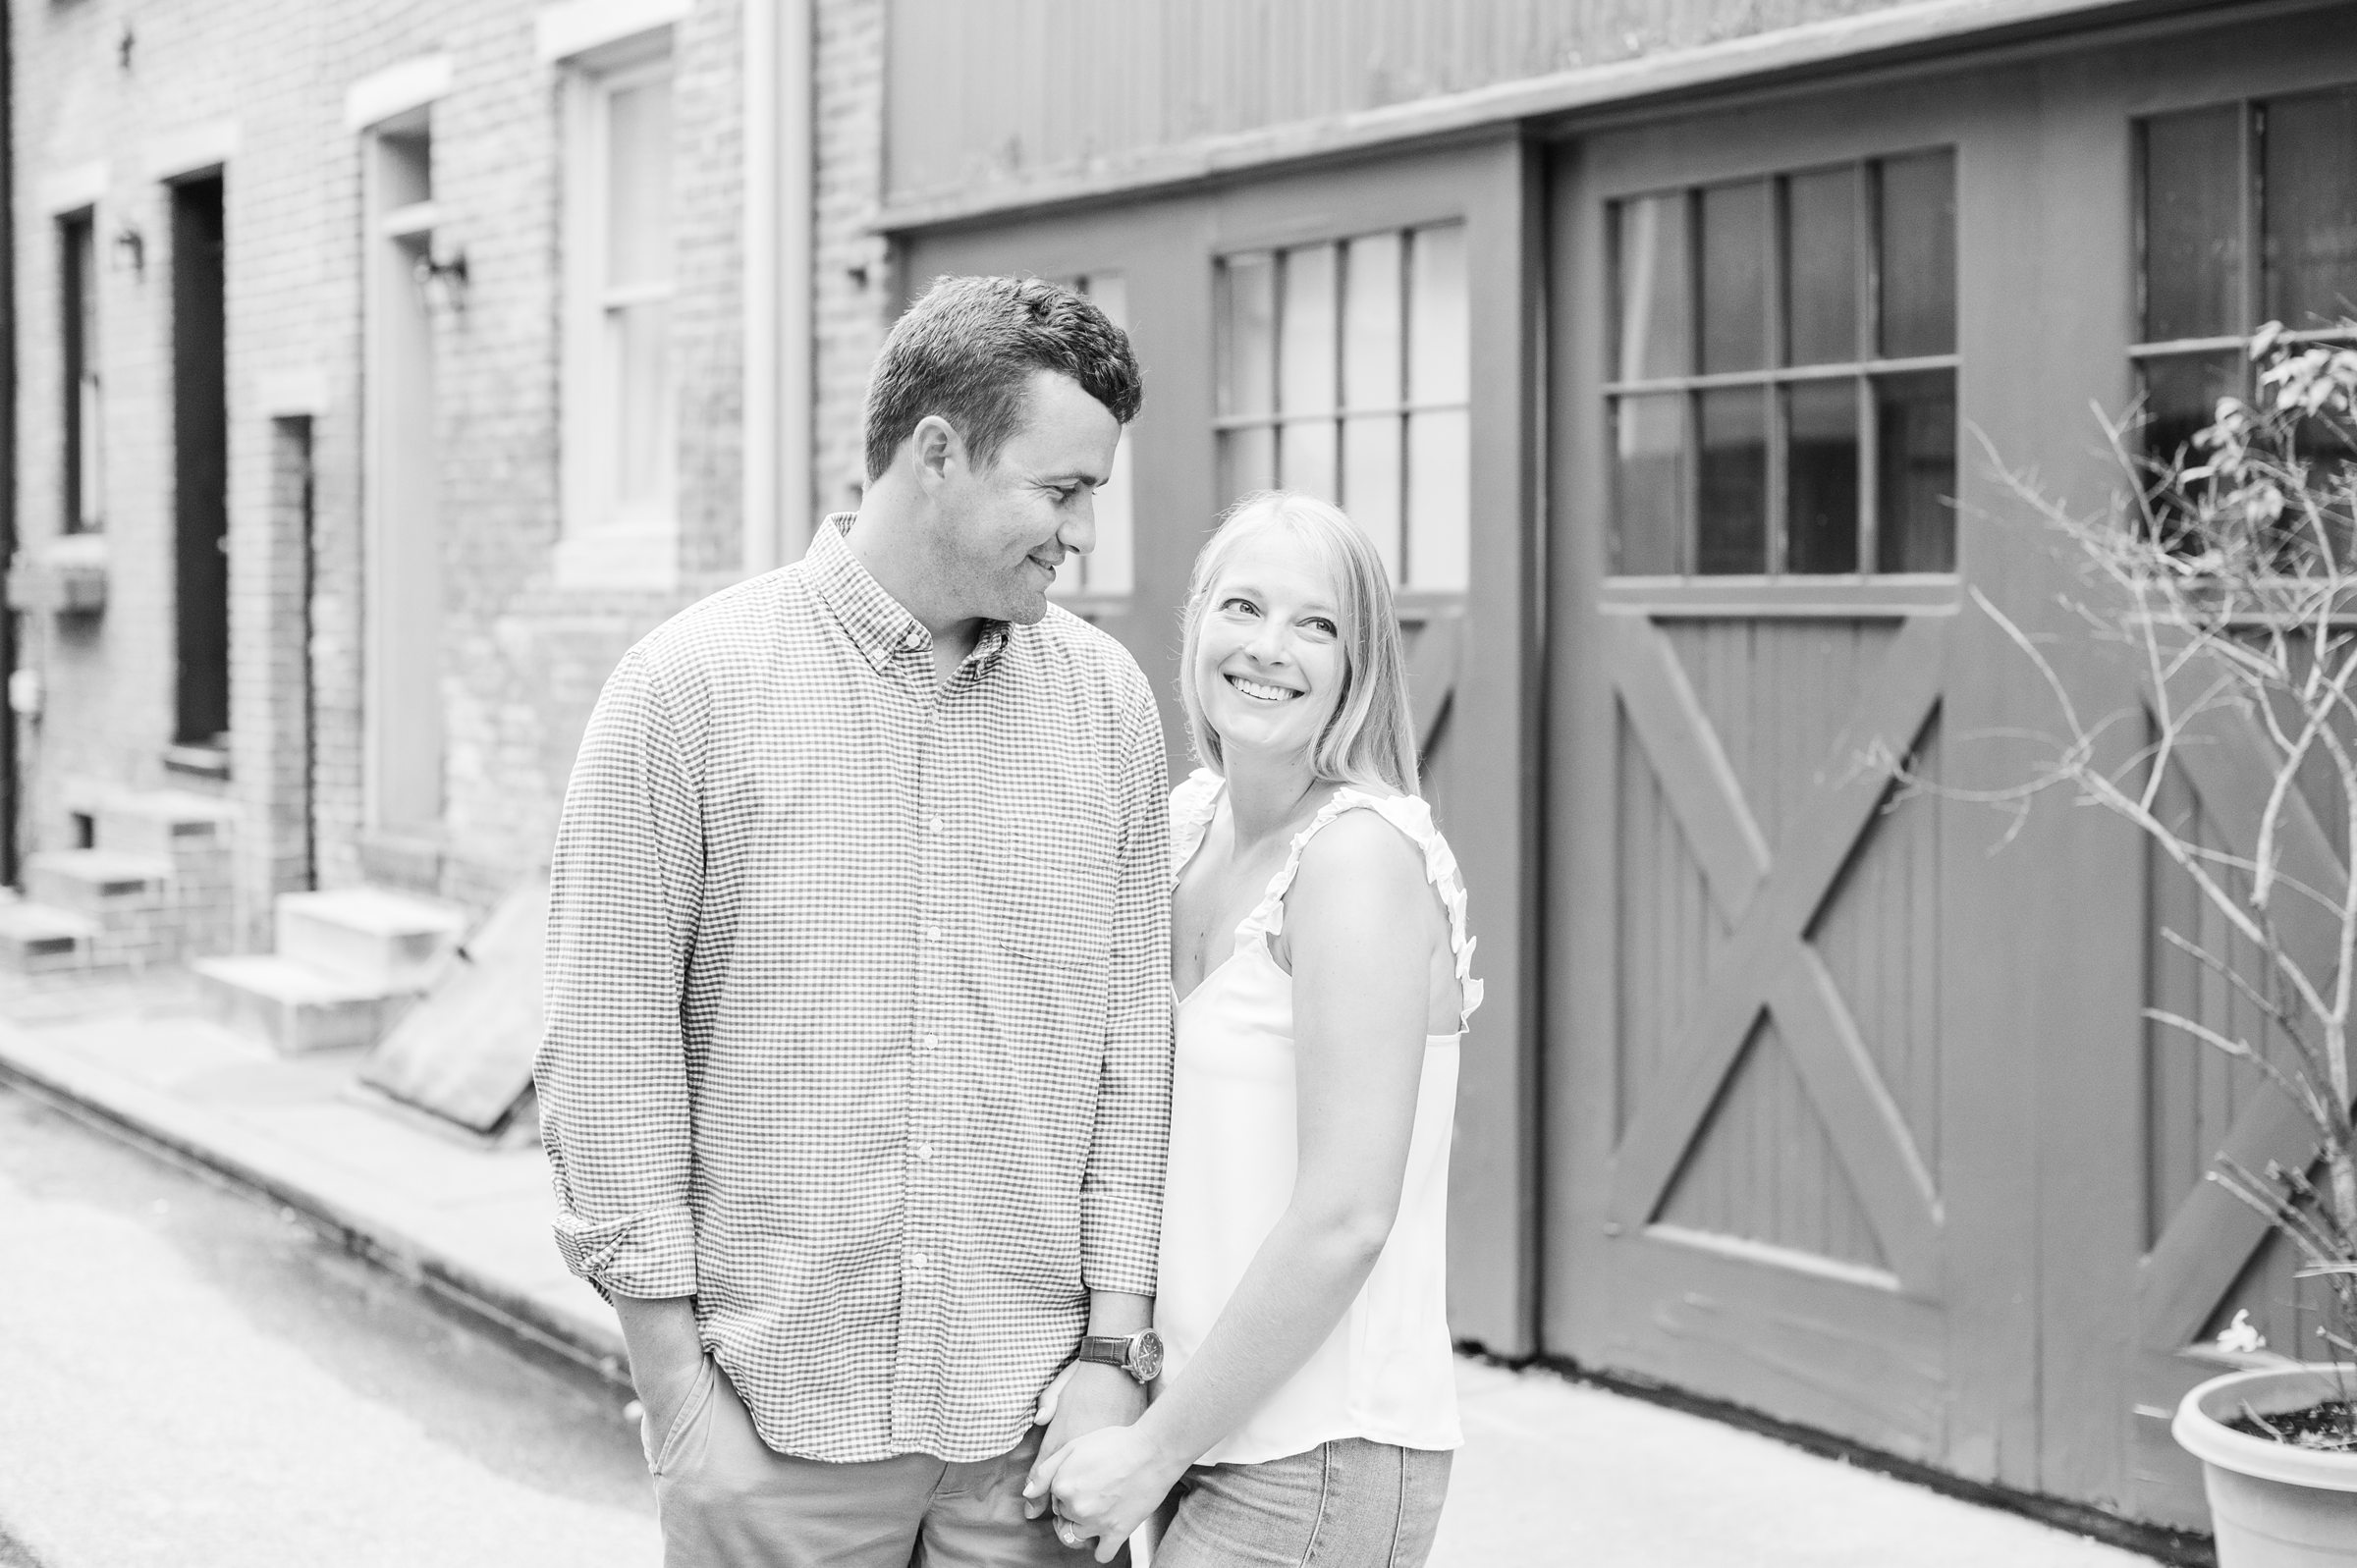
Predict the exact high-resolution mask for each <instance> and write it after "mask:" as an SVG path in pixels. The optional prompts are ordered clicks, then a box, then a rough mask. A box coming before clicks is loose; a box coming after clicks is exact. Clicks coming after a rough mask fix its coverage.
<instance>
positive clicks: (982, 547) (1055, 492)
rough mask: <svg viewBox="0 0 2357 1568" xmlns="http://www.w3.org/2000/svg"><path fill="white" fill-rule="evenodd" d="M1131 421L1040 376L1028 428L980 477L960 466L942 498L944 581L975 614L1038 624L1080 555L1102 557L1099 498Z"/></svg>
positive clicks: (939, 571) (939, 580)
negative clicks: (1059, 571) (1054, 584)
mask: <svg viewBox="0 0 2357 1568" xmlns="http://www.w3.org/2000/svg"><path fill="white" fill-rule="evenodd" d="M1121 439H1122V426H1121V422H1120V421H1119V420H1117V419H1115V418H1114V416H1113V414H1112V412H1111V411H1110V410H1108V409H1107V408H1106V406H1104V405H1103V404H1101V403H1099V402H1097V400H1096V399H1094V398H1092V397H1090V396H1089V395H1088V394H1087V393H1085V392H1083V391H1081V390H1080V385H1079V383H1078V382H1076V381H1074V380H1072V378H1071V377H1069V376H1067V375H1063V374H1060V373H1058V372H1056V371H1053V370H1041V371H1037V372H1035V373H1034V374H1033V375H1032V377H1031V386H1030V391H1029V394H1028V396H1027V397H1026V398H1025V400H1024V405H1023V412H1022V423H1021V424H1020V426H1018V427H1017V428H1016V430H1015V432H1014V435H1012V436H1010V437H1009V438H1008V439H1007V442H1006V444H1005V445H1004V446H1002V447H1001V448H1000V449H999V454H998V459H997V460H996V461H994V462H992V463H991V464H990V465H989V466H988V467H985V468H980V469H977V468H975V467H973V466H972V465H970V464H969V463H965V462H959V463H957V464H955V465H954V466H953V467H952V468H951V469H950V471H948V472H947V473H945V474H944V475H943V477H942V480H941V484H940V487H939V489H938V490H937V491H936V492H935V499H936V503H937V505H938V508H939V532H938V534H937V535H936V537H935V539H934V547H935V561H934V568H935V571H934V580H935V584H936V586H937V588H938V590H939V591H940V592H941V593H942V594H943V596H944V597H946V598H948V599H950V600H951V601H952V602H954V603H956V604H957V606H958V608H959V610H960V611H961V612H962V613H963V614H965V615H969V616H979V617H982V618H983V619H985V620H990V621H1010V622H1014V623H1015V624H1017V625H1029V624H1031V623H1032V622H1035V621H1037V620H1039V619H1040V618H1041V617H1042V616H1044V615H1046V614H1047V613H1048V584H1049V583H1050V582H1051V581H1053V580H1054V579H1055V576H1056V568H1058V567H1060V566H1062V565H1063V564H1064V558H1065V556H1066V555H1067V554H1069V552H1072V551H1075V550H1076V551H1079V552H1080V553H1081V554H1083V555H1086V554H1087V553H1088V552H1089V551H1091V550H1093V549H1095V548H1096V544H1097V521H1096V493H1097V488H1098V487H1099V486H1100V485H1102V484H1104V483H1105V481H1106V479H1107V478H1108V477H1110V476H1111V475H1112V472H1113V454H1114V448H1115V447H1116V446H1117V445H1119V443H1120V441H1121Z"/></svg>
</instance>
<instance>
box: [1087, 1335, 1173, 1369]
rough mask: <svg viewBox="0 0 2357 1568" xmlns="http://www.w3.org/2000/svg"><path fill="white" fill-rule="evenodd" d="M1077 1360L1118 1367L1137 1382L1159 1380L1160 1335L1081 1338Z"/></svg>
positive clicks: (1089, 1336)
mask: <svg viewBox="0 0 2357 1568" xmlns="http://www.w3.org/2000/svg"><path fill="white" fill-rule="evenodd" d="M1080 1359H1081V1360H1082V1361H1096V1362H1102V1363H1104V1364H1105V1365H1106V1366H1108V1367H1119V1368H1121V1369H1122V1371H1124V1372H1125V1373H1127V1374H1128V1375H1129V1376H1130V1377H1132V1378H1134V1379H1137V1380H1138V1381H1139V1382H1152V1381H1153V1380H1154V1379H1157V1378H1159V1377H1161V1376H1162V1335H1160V1334H1158V1333H1156V1332H1155V1331H1154V1330H1153V1329H1151V1328H1140V1329H1139V1330H1138V1331H1137V1332H1135V1333H1133V1334H1083V1335H1081V1336H1080Z"/></svg>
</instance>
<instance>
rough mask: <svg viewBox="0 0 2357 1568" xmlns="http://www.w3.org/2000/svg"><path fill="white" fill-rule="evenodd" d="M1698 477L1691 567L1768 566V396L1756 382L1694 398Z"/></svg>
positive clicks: (1747, 569) (1745, 569)
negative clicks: (1757, 386) (1698, 425)
mask: <svg viewBox="0 0 2357 1568" xmlns="http://www.w3.org/2000/svg"><path fill="white" fill-rule="evenodd" d="M1695 404H1696V407H1697V412H1698V422H1699V424H1700V427H1701V428H1700V432H1699V433H1700V436H1701V443H1700V445H1701V461H1700V463H1699V465H1698V467H1699V473H1700V479H1701V482H1700V484H1699V485H1698V487H1697V488H1698V490H1699V492H1700V493H1699V494H1698V495H1697V497H1696V498H1695V504H1696V508H1697V515H1696V517H1695V530H1694V569H1695V570H1696V571H1698V572H1701V573H1703V574H1704V575H1706V576H1708V575H1713V574H1719V573H1727V572H1735V573H1743V574H1749V573H1755V572H1764V571H1766V570H1767V569H1768V397H1767V394H1766V393H1765V392H1763V391H1761V390H1760V389H1758V388H1756V387H1738V388H1733V389H1730V390H1727V391H1722V392H1706V393H1703V394H1702V395H1701V396H1700V397H1698V398H1697V399H1696V400H1695Z"/></svg>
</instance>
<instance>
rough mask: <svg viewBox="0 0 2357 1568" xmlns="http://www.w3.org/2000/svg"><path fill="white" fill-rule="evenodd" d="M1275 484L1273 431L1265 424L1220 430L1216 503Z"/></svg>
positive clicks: (1229, 500) (1224, 504)
mask: <svg viewBox="0 0 2357 1568" xmlns="http://www.w3.org/2000/svg"><path fill="white" fill-rule="evenodd" d="M1276 483H1277V432H1276V431H1274V430H1271V429H1270V428H1269V427H1268V426H1267V425H1253V426H1251V427H1249V428H1247V429H1243V430H1223V431H1221V432H1220V505H1221V506H1223V507H1225V506H1227V505H1228V504H1229V503H1231V502H1233V501H1234V500H1235V499H1236V498H1237V497H1239V496H1247V495H1250V494H1251V493H1252V492H1253V491H1255V490H1267V489H1270V488H1272V487H1274V486H1275V485H1276Z"/></svg>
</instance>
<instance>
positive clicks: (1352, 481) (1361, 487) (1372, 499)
mask: <svg viewBox="0 0 2357 1568" xmlns="http://www.w3.org/2000/svg"><path fill="white" fill-rule="evenodd" d="M1342 505H1343V511H1344V512H1347V513H1348V514H1350V520H1351V521H1352V522H1355V523H1357V524H1358V525H1359V526H1360V527H1361V528H1363V529H1365V530H1366V533H1367V537H1368V538H1370V539H1372V540H1374V541H1375V548H1376V550H1377V551H1378V552H1380V553H1381V554H1382V556H1383V564H1384V565H1385V566H1386V567H1387V568H1390V569H1391V573H1392V581H1393V582H1395V583H1397V582H1398V580H1399V416H1398V414H1396V413H1370V414H1361V415H1360V416H1359V417H1357V418H1355V419H1345V420H1344V421H1343V501H1342Z"/></svg>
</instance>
